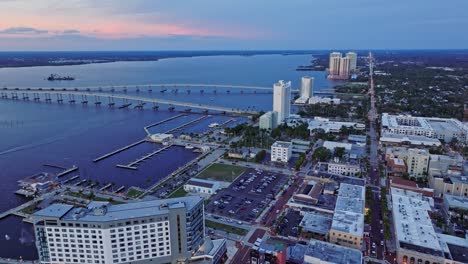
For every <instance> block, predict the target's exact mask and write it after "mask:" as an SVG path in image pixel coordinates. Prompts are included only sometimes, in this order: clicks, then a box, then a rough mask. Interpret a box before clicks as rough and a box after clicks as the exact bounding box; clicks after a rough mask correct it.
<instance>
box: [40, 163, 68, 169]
mask: <svg viewBox="0 0 468 264" xmlns="http://www.w3.org/2000/svg"><path fill="white" fill-rule="evenodd" d="M42 166H44V167H50V168H55V169H61V170H66V169H67V168H66V167H63V166H60V165H54V164H42Z"/></svg>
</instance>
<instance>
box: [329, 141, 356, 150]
mask: <svg viewBox="0 0 468 264" xmlns="http://www.w3.org/2000/svg"><path fill="white" fill-rule="evenodd" d="M323 147H324V148H326V149H328V150H330V151H332V152H333V151H335V148H344V149H345V150H347V151H350V150H351V148H352V147H353V144H351V143H344V142H336V141H328V140H327V141H325V142H323Z"/></svg>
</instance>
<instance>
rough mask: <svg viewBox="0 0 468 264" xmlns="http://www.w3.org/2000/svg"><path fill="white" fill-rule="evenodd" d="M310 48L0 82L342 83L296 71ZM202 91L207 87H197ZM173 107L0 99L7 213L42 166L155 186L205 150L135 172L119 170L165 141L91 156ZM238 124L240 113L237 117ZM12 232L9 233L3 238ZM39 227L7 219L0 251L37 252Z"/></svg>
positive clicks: (249, 102) (238, 98)
mask: <svg viewBox="0 0 468 264" xmlns="http://www.w3.org/2000/svg"><path fill="white" fill-rule="evenodd" d="M311 59H312V58H311V56H308V55H291V56H282V55H261V56H251V57H243V56H214V57H195V58H175V59H164V60H160V61H156V62H116V63H107V64H91V65H77V66H60V67H31V68H3V69H0V87H5V86H6V87H50V86H55V87H63V86H67V87H80V86H108V85H129V93H132V94H136V91H135V90H134V87H133V86H131V85H141V84H148V83H207V84H210V83H215V84H233V85H256V86H268V87H271V86H272V84H273V83H274V82H276V81H277V80H279V79H284V80H291V81H292V82H293V87H295V88H297V87H299V80H300V77H301V76H303V75H306V74H307V75H310V76H314V77H315V89H316V90H321V89H330V88H331V87H333V85H334V84H335V83H332V82H330V81H328V80H327V79H326V78H324V73H323V72H298V71H295V68H296V67H297V66H298V65H304V64H308V62H309V61H310V60H311ZM51 73H56V74H59V75H70V76H74V77H76V80H75V81H72V82H63V81H62V82H49V81H46V80H44V78H45V77H47V76H48V75H50V74H51ZM140 87H141V90H142V91H141V92H140V93H139V95H140V96H151V97H158V98H159V97H161V98H167V99H171V100H181V101H190V102H196V103H204V104H212V105H219V106H227V107H237V108H250V109H256V110H269V109H271V106H272V95H271V94H270V93H265V92H263V93H260V92H258V93H257V94H253V93H252V91H247V90H245V91H244V93H241V91H240V90H235V89H231V90H230V93H229V94H228V93H227V91H226V88H222V87H220V88H217V89H216V90H217V93H216V94H215V93H214V89H213V88H203V87H202V88H191V89H192V90H191V93H190V94H188V93H187V89H189V88H178V89H179V91H178V93H175V92H174V90H175V89H176V88H173V87H169V88H168V91H167V92H166V93H164V94H162V93H160V92H159V88H153V92H152V93H149V92H147V91H145V89H143V88H144V87H142V86H140ZM202 89H203V90H204V93H201V92H200V90H202ZM176 114H178V113H176V112H169V111H167V108H166V107H164V106H161V109H160V110H159V111H152V110H149V109H146V110H142V111H140V110H134V109H127V110H122V109H113V110H110V109H109V108H107V107H105V106H102V107H100V108H98V107H95V106H94V105H89V106H81V105H68V104H64V105H57V104H55V103H54V104H45V103H34V102H20V101H17V102H13V101H5V100H1V101H0V179H1V180H2V182H1V184H0V211H4V210H7V209H9V208H12V207H14V206H17V205H19V204H20V203H22V202H24V201H25V199H24V198H22V197H20V196H17V195H15V194H13V192H14V191H15V190H16V189H17V180H19V179H22V178H24V177H26V176H29V175H32V174H35V173H38V172H41V171H47V170H48V169H47V168H46V167H44V166H43V164H46V163H48V164H57V165H61V166H66V167H69V166H72V165H77V166H79V168H80V170H79V174H80V178H81V179H92V180H98V181H99V182H101V183H107V182H114V183H116V185H117V186H121V185H125V186H127V187H128V186H132V185H135V186H140V187H143V188H144V187H148V186H150V185H151V184H153V183H155V182H157V181H159V180H160V179H161V178H163V177H165V176H167V175H168V174H170V173H171V172H172V171H174V170H176V169H177V168H178V167H180V166H182V165H184V164H185V163H186V162H188V161H190V160H192V159H194V158H195V157H196V156H197V155H198V154H196V153H193V152H191V151H188V150H186V149H184V148H180V147H173V148H171V149H169V150H168V151H166V152H163V153H162V154H160V155H157V156H155V157H153V158H152V159H150V160H148V161H146V162H145V163H142V164H141V165H140V166H139V170H138V171H129V170H123V169H119V168H116V167H115V165H116V164H126V163H129V162H131V161H133V160H135V159H137V158H139V157H140V156H142V155H143V154H146V153H148V152H150V151H152V150H155V149H157V148H159V147H160V146H158V145H153V144H149V143H145V144H142V145H139V146H138V147H135V148H133V149H130V150H128V151H125V152H123V153H121V154H118V155H115V156H113V157H111V158H109V159H106V160H103V161H101V162H99V163H93V162H92V160H93V159H94V158H96V157H98V156H100V155H102V154H104V153H107V152H110V151H113V150H115V149H117V148H120V147H122V146H124V145H127V144H129V143H132V142H135V141H138V140H140V139H142V138H143V137H144V136H145V132H144V131H143V126H145V125H148V124H151V123H154V122H156V121H158V120H163V119H166V118H168V117H171V116H173V115H176ZM199 116H200V115H195V114H194V115H189V116H186V117H183V118H178V119H175V120H173V121H170V122H167V123H165V124H162V125H160V126H157V127H154V128H152V129H151V132H164V131H167V130H169V129H171V128H174V127H177V126H179V125H181V124H183V123H186V122H188V121H190V120H193V119H195V118H198V117H199ZM228 118H229V117H222V116H213V117H210V118H208V119H205V120H203V121H202V122H200V123H198V124H195V125H193V126H189V127H187V128H186V129H185V130H184V131H181V132H178V133H182V132H187V133H189V132H203V131H206V129H207V126H208V125H209V124H210V123H213V122H218V123H221V122H224V121H226V120H227V119H228ZM238 121H239V122H240V121H241V120H238ZM6 234H8V236H9V237H10V239H9V240H7V239H6V238H5V235H6ZM32 241H33V232H32V228H31V226H30V225H29V224H26V223H23V222H22V221H21V219H19V218H17V217H8V218H6V219H3V220H1V221H0V257H14V258H17V257H19V256H22V257H23V258H24V259H35V258H36V257H37V256H36V252H35V248H34V245H33V243H32Z"/></svg>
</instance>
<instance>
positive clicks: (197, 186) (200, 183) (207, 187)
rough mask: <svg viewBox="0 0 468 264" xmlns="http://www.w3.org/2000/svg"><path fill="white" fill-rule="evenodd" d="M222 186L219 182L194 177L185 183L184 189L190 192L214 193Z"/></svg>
mask: <svg viewBox="0 0 468 264" xmlns="http://www.w3.org/2000/svg"><path fill="white" fill-rule="evenodd" d="M220 188H221V185H220V184H219V182H216V181H210V180H203V179H197V178H192V179H190V180H189V181H188V182H187V183H186V184H184V190H185V191H186V192H190V193H205V194H214V193H215V192H216V191H217V190H219V189H220Z"/></svg>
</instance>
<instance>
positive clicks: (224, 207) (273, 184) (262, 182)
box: [206, 169, 289, 222]
mask: <svg viewBox="0 0 468 264" xmlns="http://www.w3.org/2000/svg"><path fill="white" fill-rule="evenodd" d="M288 178H289V177H288V176H286V175H283V174H279V173H273V172H268V171H263V170H260V169H249V170H247V171H246V172H245V173H244V174H242V175H241V176H239V177H238V178H237V179H236V180H235V181H234V182H233V183H232V184H231V185H230V186H229V187H228V188H227V189H224V190H221V191H220V192H218V194H216V195H215V196H214V197H213V198H212V199H211V200H210V203H209V204H208V205H207V206H206V211H207V212H208V213H212V214H215V215H222V216H226V217H229V218H233V219H237V220H241V221H246V222H253V221H255V220H256V219H257V217H258V216H259V215H260V213H261V212H262V211H263V210H264V209H265V207H267V206H268V205H269V204H270V202H272V201H273V200H274V197H275V196H276V195H277V194H278V192H279V191H280V190H281V187H282V186H283V185H284V184H285V183H286V182H287V181H288ZM227 221H230V220H227Z"/></svg>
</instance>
